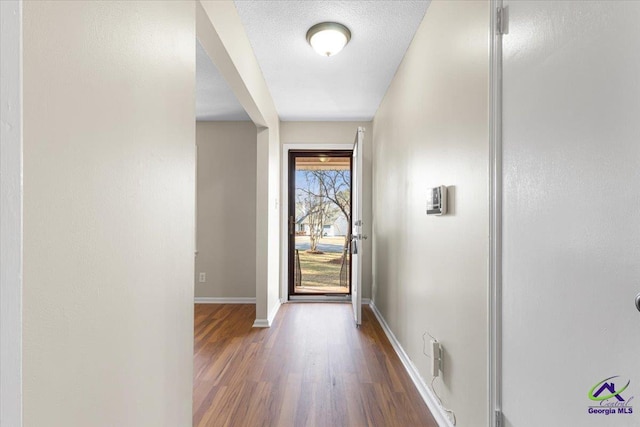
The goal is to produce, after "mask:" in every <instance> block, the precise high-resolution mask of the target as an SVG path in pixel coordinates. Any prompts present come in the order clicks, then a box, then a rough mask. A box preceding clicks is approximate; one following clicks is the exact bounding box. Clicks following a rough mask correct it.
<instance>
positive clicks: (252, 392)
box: [193, 303, 437, 427]
mask: <svg viewBox="0 0 640 427" xmlns="http://www.w3.org/2000/svg"><path fill="white" fill-rule="evenodd" d="M254 319H255V306H253V305H229V304H221V305H218V304H211V305H207V304H197V305H196V308H195V348H194V396H193V402H194V407H193V413H194V416H193V425H194V426H199V427H203V426H227V425H238V426H263V425H264V426H266V425H268V426H318V427H322V426H336V427H337V426H367V425H368V426H403V425H411V426H427V427H435V426H436V425H437V424H436V422H435V421H434V419H433V417H432V416H431V414H430V412H429V410H428V408H427V407H426V405H425V404H424V402H423V400H422V399H421V397H420V395H419V394H418V392H417V390H416V389H415V387H414V385H413V384H412V382H411V380H410V379H409V376H408V375H407V373H406V371H405V370H404V368H403V366H402V363H401V362H400V360H399V359H398V357H397V355H396V354H395V352H394V350H393V348H392V347H391V344H390V343H389V341H388V339H387V337H386V336H385V334H384V331H383V330H382V328H381V327H380V325H379V324H378V321H377V320H376V318H375V316H374V314H373V312H372V311H371V309H370V308H369V307H366V306H365V307H363V323H362V326H361V327H360V328H359V329H356V328H355V326H354V325H353V319H352V313H351V305H349V304H328V303H319V304H316V303H299V304H295V303H290V304H284V305H283V306H282V307H281V308H280V311H279V312H278V315H277V317H276V319H275V322H274V325H273V326H272V327H271V328H264V329H258V328H252V327H251V326H252V323H253V320H254Z"/></svg>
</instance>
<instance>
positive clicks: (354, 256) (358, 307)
mask: <svg viewBox="0 0 640 427" xmlns="http://www.w3.org/2000/svg"><path fill="white" fill-rule="evenodd" d="M363 140H364V128H363V127H359V128H358V132H357V133H356V140H355V143H354V145H353V159H352V162H351V163H352V171H351V176H352V183H351V203H352V215H351V303H352V304H353V316H354V319H355V321H356V326H360V324H361V323H362V255H363V253H362V251H363V249H364V248H363V246H364V245H363V244H362V241H363V240H365V239H366V238H367V236H364V235H363V234H362V231H363V230H364V229H363V227H362V163H363V162H362V143H363Z"/></svg>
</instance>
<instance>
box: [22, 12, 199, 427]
mask: <svg viewBox="0 0 640 427" xmlns="http://www.w3.org/2000/svg"><path fill="white" fill-rule="evenodd" d="M23 30H24V33H23V35H24V347H23V350H24V364H23V368H24V377H23V381H24V425H25V427H31V426H33V427H40V426H49V427H55V426H61V427H72V426H78V427H81V426H82V427H84V426H95V427H98V426H105V427H106V426H109V427H110V426H136V427H138V426H150V427H157V426H167V427H175V426H186V425H190V424H191V411H192V408H191V405H192V402H191V401H192V398H191V396H192V364H193V362H192V359H193V272H194V270H193V256H194V225H195V224H194V218H195V207H194V204H195V182H194V181H195V176H194V175H195V111H194V110H195V109H194V106H195V99H194V90H195V43H194V38H195V9H194V4H193V3H191V2H168V1H141V2H93V1H73V2H57V1H53V2H43V1H37V2H36V1H34V2H31V1H29V2H25V4H24V28H23Z"/></svg>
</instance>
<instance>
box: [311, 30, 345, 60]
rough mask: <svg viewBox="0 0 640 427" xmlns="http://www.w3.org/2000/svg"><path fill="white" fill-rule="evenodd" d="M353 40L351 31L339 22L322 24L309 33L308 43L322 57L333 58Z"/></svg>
mask: <svg viewBox="0 0 640 427" xmlns="http://www.w3.org/2000/svg"><path fill="white" fill-rule="evenodd" d="M349 40H351V31H349V29H348V28H347V27H345V26H344V25H342V24H338V23H337V22H321V23H320V24H316V25H314V26H313V27H311V28H309V31H307V41H308V42H309V44H310V45H311V47H312V48H313V49H314V50H315V51H316V52H318V53H319V54H320V55H322V56H333V55H335V54H336V53H338V52H340V51H341V50H342V49H343V48H344V47H345V46H346V45H347V43H349Z"/></svg>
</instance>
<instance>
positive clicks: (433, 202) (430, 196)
mask: <svg viewBox="0 0 640 427" xmlns="http://www.w3.org/2000/svg"><path fill="white" fill-rule="evenodd" d="M446 213H447V187H445V186H444V185H441V186H439V187H434V188H429V189H428V190H427V215H444V214H446Z"/></svg>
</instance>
